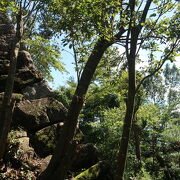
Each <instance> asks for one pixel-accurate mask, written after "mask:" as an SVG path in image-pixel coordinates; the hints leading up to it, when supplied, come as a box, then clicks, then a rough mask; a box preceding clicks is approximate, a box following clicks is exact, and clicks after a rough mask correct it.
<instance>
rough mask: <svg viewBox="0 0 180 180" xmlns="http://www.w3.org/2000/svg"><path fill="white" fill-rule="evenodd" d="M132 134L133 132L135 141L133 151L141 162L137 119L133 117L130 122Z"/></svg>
mask: <svg viewBox="0 0 180 180" xmlns="http://www.w3.org/2000/svg"><path fill="white" fill-rule="evenodd" d="M132 129H133V134H134V141H135V153H136V157H137V159H138V161H139V163H140V164H141V148H140V137H139V134H140V133H139V127H138V125H137V121H136V120H134V119H133V124H132Z"/></svg>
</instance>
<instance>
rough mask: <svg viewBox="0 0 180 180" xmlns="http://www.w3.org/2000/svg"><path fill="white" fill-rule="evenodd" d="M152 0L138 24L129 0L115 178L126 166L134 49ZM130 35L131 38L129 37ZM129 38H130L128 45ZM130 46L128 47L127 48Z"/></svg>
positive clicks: (132, 102)
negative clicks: (125, 88)
mask: <svg viewBox="0 0 180 180" xmlns="http://www.w3.org/2000/svg"><path fill="white" fill-rule="evenodd" d="M151 2H152V0H147V1H146V4H145V7H144V10H143V12H142V16H141V20H140V22H139V24H138V25H134V22H133V20H134V18H135V16H134V14H135V4H136V2H135V0H129V5H130V13H131V14H130V22H129V28H128V32H127V39H126V57H127V61H128V78H129V79H128V98H127V103H126V114H125V119H124V125H123V132H122V137H121V143H120V149H119V153H118V159H117V168H116V174H115V176H114V179H115V180H123V179H124V178H123V176H124V171H125V166H126V157H127V152H128V143H129V138H130V132H131V125H132V119H133V115H134V105H135V94H136V68H135V60H136V49H137V41H138V36H139V34H140V32H141V30H142V23H144V22H145V19H146V16H147V13H148V10H149V7H150V5H151ZM130 36H131V38H130ZM129 39H131V42H130V47H129ZM129 48H130V49H129Z"/></svg>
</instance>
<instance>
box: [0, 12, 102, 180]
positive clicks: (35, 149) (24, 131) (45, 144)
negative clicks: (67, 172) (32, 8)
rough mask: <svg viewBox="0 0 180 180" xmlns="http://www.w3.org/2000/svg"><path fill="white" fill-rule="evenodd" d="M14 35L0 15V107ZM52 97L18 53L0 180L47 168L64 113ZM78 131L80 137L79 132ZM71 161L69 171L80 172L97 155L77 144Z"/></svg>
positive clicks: (25, 55)
mask: <svg viewBox="0 0 180 180" xmlns="http://www.w3.org/2000/svg"><path fill="white" fill-rule="evenodd" d="M14 34H15V31H14V28H13V26H12V25H11V23H10V21H9V19H8V18H7V16H6V15H4V14H3V13H1V12H0V108H1V102H2V99H3V93H4V90H5V84H6V79H7V74H8V70H9V65H10V53H11V43H12V41H13V38H14ZM53 97H54V96H53V91H52V90H51V88H50V87H49V86H48V84H47V82H46V81H45V80H44V79H43V77H42V76H41V73H39V72H38V71H37V69H36V67H35V65H34V63H33V59H32V58H31V55H30V54H29V53H28V52H27V51H25V50H21V51H20V52H19V55H18V59H17V70H16V76H15V84H14V91H13V98H14V99H15V100H16V104H15V108H14V113H13V119H12V128H11V129H12V130H11V132H10V133H9V142H8V146H7V154H6V156H5V158H4V161H5V162H4V163H2V164H1V162H0V179H27V178H29V177H31V179H36V177H37V175H38V174H39V173H41V172H42V171H43V170H44V169H45V168H46V167H47V165H48V163H49V161H50V158H51V154H52V153H53V150H54V148H55V144H56V141H57V138H58V136H59V134H60V133H61V129H62V126H63V123H64V120H65V117H66V114H67V109H66V108H65V107H64V106H63V104H62V103H61V102H59V101H57V100H56V99H54V98H53ZM78 132H79V134H80V136H82V134H81V131H78ZM78 137H79V135H78ZM72 161H73V162H72V164H73V165H72V168H71V171H72V172H81V170H82V169H84V168H90V167H91V166H92V165H94V164H96V163H97V162H98V161H99V154H98V152H97V149H96V148H95V147H94V146H93V145H92V144H86V145H77V148H76V152H75V154H74V158H73V159H72ZM72 174H73V173H72ZM72 174H71V176H72ZM75 174H76V173H75Z"/></svg>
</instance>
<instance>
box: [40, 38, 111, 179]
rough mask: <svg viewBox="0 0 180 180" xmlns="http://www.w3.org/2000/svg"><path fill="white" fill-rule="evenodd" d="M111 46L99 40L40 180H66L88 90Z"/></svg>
mask: <svg viewBox="0 0 180 180" xmlns="http://www.w3.org/2000/svg"><path fill="white" fill-rule="evenodd" d="M110 45H111V43H109V42H108V41H106V40H99V41H98V42H97V44H96V45H95V47H94V50H93V52H92V54H91V55H90V57H89V59H88V61H87V63H86V66H85V68H84V71H83V73H82V76H81V79H80V81H79V83H78V86H77V88H76V91H75V93H74V96H73V99H72V102H71V105H70V108H69V110H68V115H67V119H66V121H65V124H64V128H63V132H62V134H61V136H60V138H59V141H58V144H57V146H56V150H55V153H54V155H53V157H52V159H51V161H50V163H49V165H48V167H47V169H46V170H45V171H44V173H42V175H40V177H39V178H38V179H41V180H49V179H54V180H64V179H65V175H66V173H67V170H68V169H69V167H70V162H71V156H72V153H73V149H74V146H75V142H74V141H73V136H74V133H75V130H76V126H77V121H78V116H79V113H80V110H81V108H82V105H83V102H84V98H85V95H86V92H87V89H88V87H89V85H90V82H91V80H92V77H93V74H94V72H95V70H96V68H97V65H98V63H99V61H100V59H101V58H102V56H103V54H104V52H105V50H106V49H107V48H108V47H109V46H110Z"/></svg>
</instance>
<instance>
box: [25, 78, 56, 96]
mask: <svg viewBox="0 0 180 180" xmlns="http://www.w3.org/2000/svg"><path fill="white" fill-rule="evenodd" d="M22 93H23V95H24V97H25V98H27V99H40V98H44V97H48V96H51V95H53V91H52V89H51V88H50V87H49V85H48V84H47V82H46V81H44V80H43V81H40V82H38V83H35V84H33V85H32V86H27V87H25V88H24V89H23V90H22Z"/></svg>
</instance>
